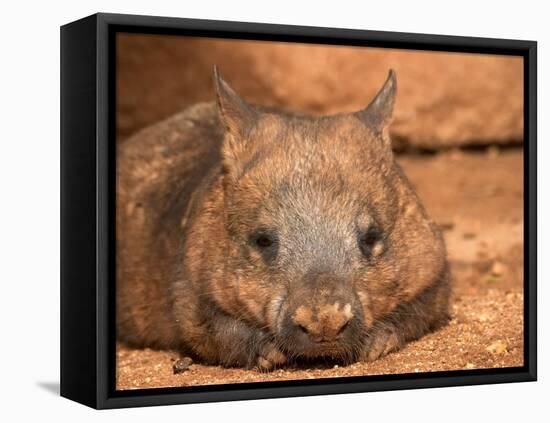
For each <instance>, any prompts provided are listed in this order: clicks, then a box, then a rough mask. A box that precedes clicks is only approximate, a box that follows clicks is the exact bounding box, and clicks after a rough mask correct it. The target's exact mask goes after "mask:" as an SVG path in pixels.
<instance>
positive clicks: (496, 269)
mask: <svg viewBox="0 0 550 423" xmlns="http://www.w3.org/2000/svg"><path fill="white" fill-rule="evenodd" d="M504 270H505V269H504V264H502V263H501V262H500V261H495V262H494V263H493V265H492V266H491V275H493V276H502V275H503V274H504Z"/></svg>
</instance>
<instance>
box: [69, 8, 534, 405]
mask: <svg viewBox="0 0 550 423" xmlns="http://www.w3.org/2000/svg"><path fill="white" fill-rule="evenodd" d="M536 48H537V47H536V42H534V41H520V40H504V39H487V38H472V37H455V36H442V35H426V34H407V33H396V32H378V31H365V30H348V29H346V30H344V29H334V28H314V27H298V26H283V25H268V24H254V23H240V22H221V21H205V20H193V19H179V18H163V17H152V16H131V15H116V14H102V13H100V14H96V15H93V16H89V17H87V18H83V19H81V20H78V21H75V22H72V23H69V24H67V25H65V26H63V27H62V28H61V395H62V396H64V397H67V398H70V399H72V400H75V401H78V402H80V403H83V404H86V405H88V406H91V407H95V408H117V407H131V406H146V405H161V404H177V403H191V402H208V401H225V400H240V399H255V398H274V397H285V396H303V395H319V394H334V393H351V392H367V391H377V390H398V389H413V388H428V387H441V386H461V385H473V384H487V383H503V382H522V381H534V380H536V352H537V348H536V345H537V344H536V281H537V279H536V104H537V103H536Z"/></svg>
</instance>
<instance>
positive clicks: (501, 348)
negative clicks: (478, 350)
mask: <svg viewBox="0 0 550 423" xmlns="http://www.w3.org/2000/svg"><path fill="white" fill-rule="evenodd" d="M486 350H487V351H489V352H490V353H491V354H503V353H506V352H508V345H507V344H506V343H504V342H502V341H496V342H493V343H492V344H491V345H489V346H488V347H487V348H486Z"/></svg>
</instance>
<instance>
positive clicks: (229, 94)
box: [214, 66, 258, 141]
mask: <svg viewBox="0 0 550 423" xmlns="http://www.w3.org/2000/svg"><path fill="white" fill-rule="evenodd" d="M214 83H215V86H216V99H217V102H218V110H219V113H220V119H221V121H222V123H223V125H224V127H225V130H226V132H228V133H229V134H230V135H231V136H232V138H233V139H234V141H237V140H239V139H242V138H244V137H245V136H246V133H247V132H248V130H249V129H250V128H251V127H252V125H254V123H255V121H256V119H257V117H258V116H257V112H256V110H255V109H254V107H252V106H251V105H249V104H247V103H246V102H245V101H244V100H242V99H241V98H240V97H239V95H238V94H237V93H236V92H235V91H234V90H233V88H231V87H230V86H229V84H228V83H227V82H225V81H224V80H223V79H222V77H221V76H220V74H219V72H218V67H217V66H214Z"/></svg>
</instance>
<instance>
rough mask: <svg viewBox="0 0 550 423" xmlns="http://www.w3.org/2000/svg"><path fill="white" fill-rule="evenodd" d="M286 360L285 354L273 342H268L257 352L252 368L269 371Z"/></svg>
mask: <svg viewBox="0 0 550 423" xmlns="http://www.w3.org/2000/svg"><path fill="white" fill-rule="evenodd" d="M286 361H287V358H286V356H285V355H284V354H283V353H282V352H281V351H280V350H279V349H278V348H277V347H276V346H275V345H274V344H273V343H268V344H267V345H265V346H264V347H263V348H262V349H261V351H260V353H259V354H258V357H257V358H256V363H255V366H254V368H255V369H256V370H258V371H260V372H270V371H272V370H274V369H276V368H277V367H279V366H281V365H283V364H285V363H286Z"/></svg>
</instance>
